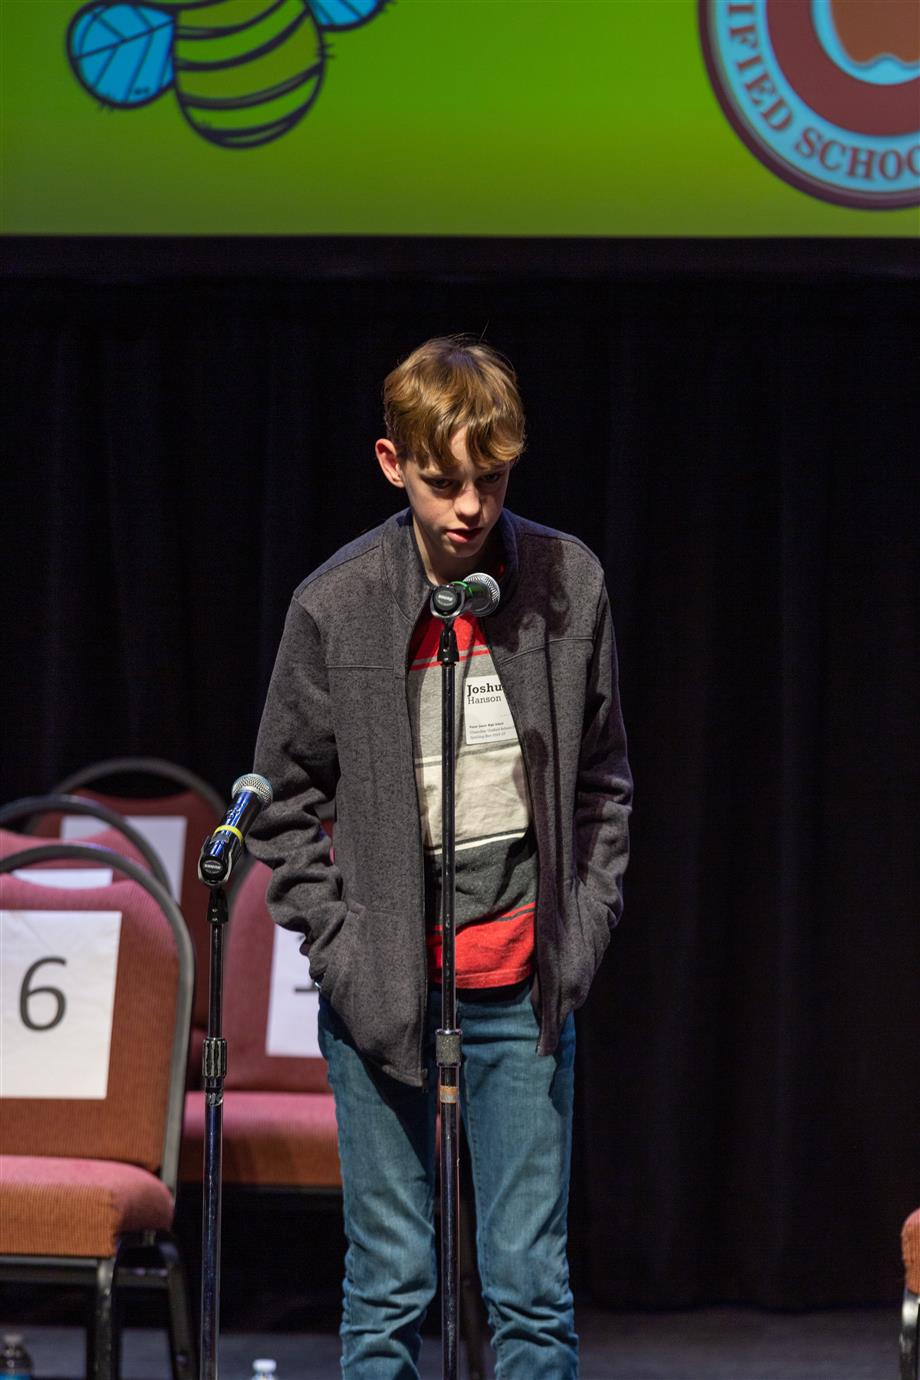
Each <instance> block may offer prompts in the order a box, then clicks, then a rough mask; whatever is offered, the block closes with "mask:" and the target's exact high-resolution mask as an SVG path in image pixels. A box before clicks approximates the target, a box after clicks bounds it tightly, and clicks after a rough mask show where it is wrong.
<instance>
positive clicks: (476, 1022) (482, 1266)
mask: <svg viewBox="0 0 920 1380" xmlns="http://www.w3.org/2000/svg"><path fill="white" fill-rule="evenodd" d="M457 1009H458V1018H459V1025H460V1028H461V1030H462V1032H463V1066H462V1071H461V1093H460V1095H461V1109H462V1114H463V1121H464V1125H465V1127H466V1132H467V1138H468V1140H469V1145H470V1153H471V1158H472V1165H473V1183H474V1189H475V1194H476V1216H477V1233H476V1248H477V1255H478V1262H479V1274H480V1279H481V1281H482V1288H483V1296H484V1298H485V1303H486V1308H487V1310H488V1314H489V1321H490V1325H491V1329H492V1341H493V1345H494V1347H495V1353H496V1371H495V1373H496V1376H497V1377H500V1380H574V1378H575V1377H576V1376H577V1374H578V1338H577V1336H576V1334H575V1328H574V1316H573V1308H572V1293H571V1290H570V1288H569V1278H568V1261H567V1259H566V1235H567V1209H568V1192H569V1171H570V1167H571V1130H572V1098H573V1065H574V1057H575V1027H574V1022H573V1020H572V1017H571V1016H570V1017H569V1018H568V1021H567V1022H566V1024H565V1027H564V1029H563V1037H562V1040H561V1042H560V1045H559V1049H558V1050H557V1051H556V1054H555V1055H553V1056H549V1057H548V1056H541V1055H538V1054H537V1052H536V1044H537V1020H536V1016H535V1015H534V1011H533V1008H532V1006H531V1002H530V991H529V984H527V985H525V990H523V991H521V990H520V989H516V990H515V991H513V992H511V993H510V994H504V995H501V996H499V998H498V999H496V997H495V996H494V995H493V996H492V997H489V998H487V999H486V1000H470V999H469V994H463V995H461V996H460V997H459V999H458V1003H457ZM440 1021H441V993H440V990H438V989H435V990H434V991H432V993H431V995H430V998H429V1004H428V1024H427V1031H426V1041H427V1044H426V1054H427V1062H428V1069H429V1082H430V1087H429V1089H428V1091H422V1090H420V1089H418V1088H409V1087H406V1086H405V1085H404V1084H402V1083H398V1082H396V1081H395V1080H394V1079H392V1078H389V1077H388V1076H387V1075H386V1074H383V1073H380V1072H379V1070H377V1069H375V1068H374V1067H373V1066H372V1065H370V1064H368V1063H367V1062H366V1061H365V1060H364V1059H363V1058H362V1057H361V1056H360V1055H359V1054H358V1053H357V1051H356V1050H355V1048H354V1046H353V1045H352V1043H351V1041H350V1039H349V1035H348V1031H347V1029H346V1028H345V1026H344V1024H343V1023H342V1022H341V1020H340V1019H339V1018H338V1017H337V1016H336V1014H335V1012H334V1011H333V1010H332V1009H331V1007H330V1006H329V1004H328V1002H326V1001H325V1000H324V999H323V998H322V997H321V998H320V1010H319V1037H320V1047H321V1049H322V1052H323V1054H324V1056H325V1058H326V1060H327V1062H328V1065H329V1078H330V1082H331V1083H332V1089H333V1092H334V1093H335V1105H336V1116H337V1118H338V1127H339V1153H340V1156H341V1161H342V1178H343V1184H344V1213H345V1233H346V1236H347V1239H348V1251H347V1254H346V1257H345V1283H344V1303H343V1311H342V1328H341V1335H342V1373H343V1375H345V1376H347V1377H348V1380H415V1377H417V1376H418V1356H419V1347H420V1335H419V1330H420V1327H421V1324H422V1320H423V1318H424V1316H425V1313H426V1310H427V1308H428V1305H429V1304H430V1302H431V1299H432V1297H433V1296H434V1293H435V1289H436V1285H437V1257H436V1249H435V1233H434V1215H433V1207H434V1193H435V1095H436V1088H437V1069H436V1066H435V1063H434V1032H435V1031H436V1030H437V1029H438V1026H439V1025H440Z"/></svg>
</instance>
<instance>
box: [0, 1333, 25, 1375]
mask: <svg viewBox="0 0 920 1380" xmlns="http://www.w3.org/2000/svg"><path fill="white" fill-rule="evenodd" d="M0 1376H2V1377H3V1380H32V1357H31V1356H30V1355H29V1353H28V1352H27V1351H26V1349H25V1347H24V1346H23V1344H22V1337H21V1336H20V1334H19V1333H18V1332H4V1334H3V1350H2V1351H0Z"/></svg>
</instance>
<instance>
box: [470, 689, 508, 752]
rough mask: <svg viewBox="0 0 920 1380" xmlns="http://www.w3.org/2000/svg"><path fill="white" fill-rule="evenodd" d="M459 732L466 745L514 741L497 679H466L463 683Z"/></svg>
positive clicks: (503, 697) (505, 702)
mask: <svg viewBox="0 0 920 1380" xmlns="http://www.w3.org/2000/svg"><path fill="white" fill-rule="evenodd" d="M463 731H464V735H465V739H466V742H467V744H468V745H472V744H473V743H506V742H508V740H509V739H512V738H516V737H517V732H516V730H515V727H514V720H513V719H512V717H511V710H510V709H509V708H508V701H507V699H506V698H505V692H504V690H503V689H502V683H501V681H500V680H499V678H498V676H470V677H469V679H468V680H465V681H464V682H463Z"/></svg>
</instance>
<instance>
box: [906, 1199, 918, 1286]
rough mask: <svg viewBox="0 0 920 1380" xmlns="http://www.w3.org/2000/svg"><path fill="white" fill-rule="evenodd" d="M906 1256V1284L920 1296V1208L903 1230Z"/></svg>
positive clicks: (909, 1218) (912, 1214) (913, 1213)
mask: <svg viewBox="0 0 920 1380" xmlns="http://www.w3.org/2000/svg"><path fill="white" fill-rule="evenodd" d="M901 1252H902V1254H903V1256H904V1273H905V1278H904V1282H905V1284H906V1286H907V1288H908V1289H909V1290H910V1292H911V1293H912V1294H920V1208H917V1211H916V1212H912V1213H911V1215H910V1216H909V1217H908V1219H907V1221H906V1222H905V1223H904V1226H903V1227H902V1228H901Z"/></svg>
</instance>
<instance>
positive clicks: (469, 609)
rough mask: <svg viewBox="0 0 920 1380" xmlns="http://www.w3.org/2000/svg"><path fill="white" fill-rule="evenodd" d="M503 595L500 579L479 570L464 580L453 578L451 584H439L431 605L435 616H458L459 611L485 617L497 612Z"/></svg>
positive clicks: (430, 602)
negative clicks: (499, 584) (499, 583)
mask: <svg viewBox="0 0 920 1380" xmlns="http://www.w3.org/2000/svg"><path fill="white" fill-rule="evenodd" d="M501 597H502V592H501V590H500V589H499V587H498V581H497V580H495V579H493V578H492V576H491V575H483V574H482V573H481V572H477V574H475V575H467V576H466V578H465V579H463V580H452V581H451V583H450V584H449V585H438V587H437V589H436V590H435V591H434V593H433V594H432V596H431V599H430V601H429V607H430V609H431V612H432V613H433V614H434V616H435V618H456V617H457V615H458V614H459V613H472V614H474V615H475V616H476V617H477V618H484V617H485V616H486V614H489V613H494V612H495V610H496V609H497V608H498V604H499V600H500V599H501Z"/></svg>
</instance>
